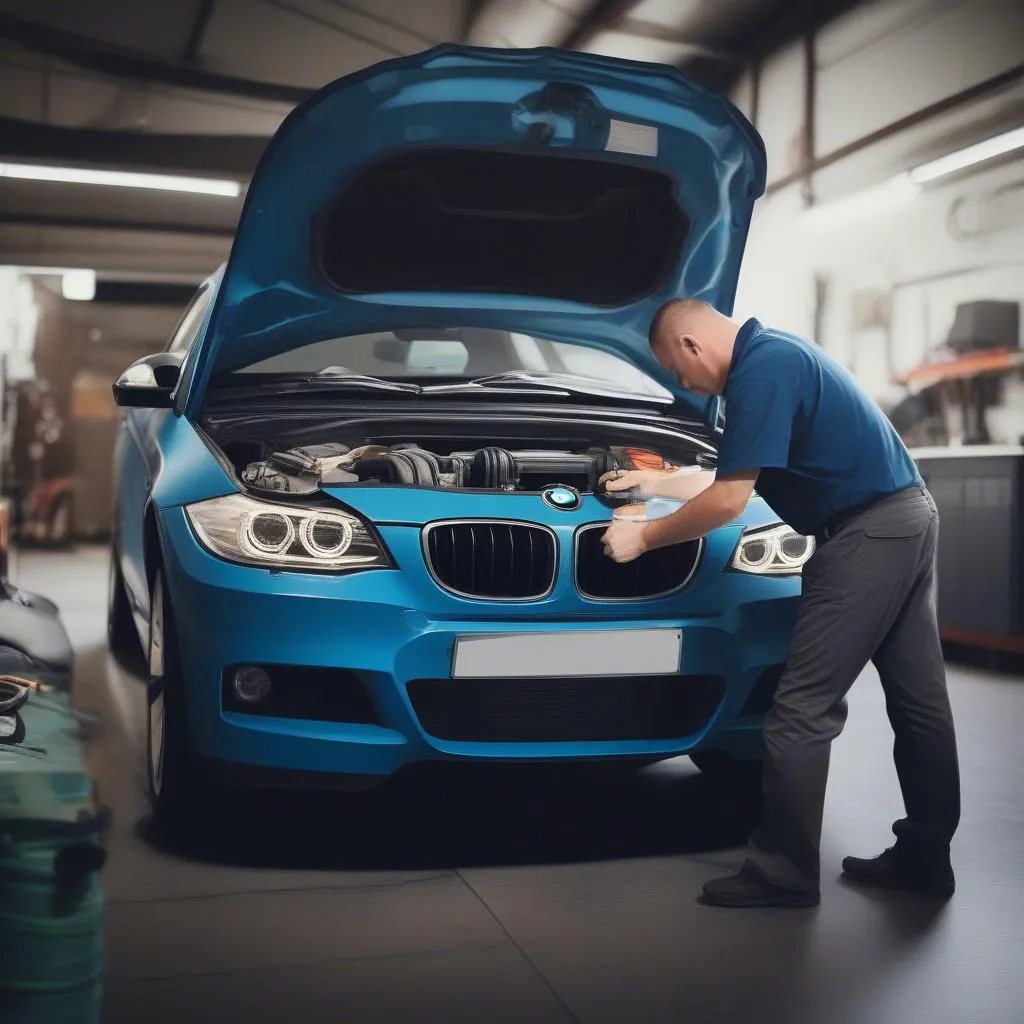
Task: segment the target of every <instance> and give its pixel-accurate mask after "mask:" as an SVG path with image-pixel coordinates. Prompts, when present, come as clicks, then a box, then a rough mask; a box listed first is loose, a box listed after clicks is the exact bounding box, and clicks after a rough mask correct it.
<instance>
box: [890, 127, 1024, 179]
mask: <svg viewBox="0 0 1024 1024" xmlns="http://www.w3.org/2000/svg"><path fill="white" fill-rule="evenodd" d="M1021 146H1024V128H1014V129H1013V131H1009V132H1003V134H1002V135H995V136H993V137H992V138H991V139H985V141H984V142H978V143H975V144H974V145H973V146H968V147H967V148H966V149H960V150H957V152H955V153H950V154H949V155H948V156H942V157H939V159H938V160H931V161H929V162H928V163H926V164H921V165H920V166H919V167H915V168H914V169H913V170H912V171H911V172H910V180H911V181H913V182H914V183H915V184H916V185H921V184H923V183H924V182H926V181H934V180H935V179H936V178H943V177H945V176H946V175H947V174H953V173H954V172H955V171H962V170H963V169H964V168H965V167H971V166H972V165H973V164H980V163H981V162H982V161H984V160H992V159H993V158H994V157H997V156H1003V155H1004V154H1005V153H1012V152H1013V151H1014V150H1015V149H1020V148H1021Z"/></svg>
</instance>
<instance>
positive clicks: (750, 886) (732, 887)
mask: <svg viewBox="0 0 1024 1024" xmlns="http://www.w3.org/2000/svg"><path fill="white" fill-rule="evenodd" d="M704 902H705V903H710V904H711V905H712V906H715V907H816V906H817V905H818V904H819V903H820V902H821V893H820V892H818V891H817V890H815V891H814V892H804V891H800V890H796V889H783V888H782V887H781V886H778V885H772V884H771V883H770V882H766V881H764V880H763V879H761V878H759V877H758V876H757V875H755V874H754V873H753V872H751V871H749V870H748V869H747V868H743V869H742V870H741V871H740V872H739V873H738V874H735V875H730V876H729V877H728V878H715V879H712V881H710V882H706V883H705V884H704Z"/></svg>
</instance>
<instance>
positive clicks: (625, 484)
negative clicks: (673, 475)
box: [598, 469, 670, 497]
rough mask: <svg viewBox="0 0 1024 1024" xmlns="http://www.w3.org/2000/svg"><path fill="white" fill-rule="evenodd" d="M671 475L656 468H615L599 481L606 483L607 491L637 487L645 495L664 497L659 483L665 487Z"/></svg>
mask: <svg viewBox="0 0 1024 1024" xmlns="http://www.w3.org/2000/svg"><path fill="white" fill-rule="evenodd" d="M669 475H670V474H668V473H664V472H661V471H659V470H656V469H613V470H612V471H611V472H610V473H604V474H603V475H602V476H601V479H600V480H599V481H598V482H599V483H602V484H604V487H605V490H606V491H612V492H614V491H628V490H631V489H632V488H634V487H635V488H636V489H637V490H638V491H639V492H640V493H641V494H643V495H644V496H645V497H662V495H661V494H660V493H659V485H660V486H662V487H663V486H664V484H665V481H666V480H667V479H668V477H669Z"/></svg>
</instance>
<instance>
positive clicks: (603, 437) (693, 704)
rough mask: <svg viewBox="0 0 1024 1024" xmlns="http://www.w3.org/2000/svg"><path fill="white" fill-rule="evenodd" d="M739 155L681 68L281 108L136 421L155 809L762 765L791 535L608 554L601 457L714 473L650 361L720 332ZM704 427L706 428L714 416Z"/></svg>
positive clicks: (468, 59) (709, 456)
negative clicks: (512, 776) (535, 768)
mask: <svg viewBox="0 0 1024 1024" xmlns="http://www.w3.org/2000/svg"><path fill="white" fill-rule="evenodd" d="M764 179H765V156H764V149H763V145H762V143H761V140H760V138H759V137H758V135H757V134H756V132H755V131H754V129H753V128H752V127H751V125H750V124H749V123H748V122H747V121H746V120H745V119H744V118H743V116H742V115H741V114H740V113H739V112H738V111H737V110H736V109H734V108H733V107H732V106H731V105H730V104H729V103H728V102H727V101H726V100H725V99H723V98H722V97H721V96H719V95H716V94H714V93H710V92H707V91H704V90H703V89H701V88H699V87H698V86H696V85H694V84H691V83H690V82H688V81H687V80H686V79H685V78H683V77H682V76H681V75H680V74H679V72H677V71H676V70H675V69H673V68H669V67H663V66H660V65H647V64H640V63H635V62H631V61H624V60H617V59H611V58H606V57H598V56H592V55H587V54H579V53H566V52H561V51H557V50H550V49H541V50H515V51H503V50H487V49H476V48H466V47H459V46H442V47H439V48H436V49H433V50H430V51H428V52H426V53H423V54H420V55H417V56H414V57H408V58H401V59H398V60H394V61H390V62H386V63H383V64H379V65H376V66H374V67H371V68H369V69H368V70H366V71H363V72H361V73H359V74H356V75H353V76H350V77H347V78H344V79H341V80H339V81H337V82H335V83H333V84H331V85H329V86H327V87H326V88H324V89H322V90H321V91H319V92H318V93H317V94H316V95H314V96H313V97H312V98H311V99H310V100H309V101H308V102H306V103H304V104H303V105H301V106H299V107H298V108H296V109H295V110H294V111H293V112H292V113H291V115H290V116H289V117H288V118H287V119H286V120H285V122H284V123H283V125H282V126H281V128H280V130H279V131H278V133H277V135H276V136H275V137H274V139H273V140H272V142H271V143H270V145H269V147H268V149H267V150H266V152H265V154H264V157H263V159H262V161H261V164H260V166H259V168H258V170H257V173H256V174H255V176H254V178H253V180H252V182H251V184H250V186H249V190H248V194H247V197H246V201H245V205H244V210H243V213H242V216H241V219H240V222H239V225H238V229H237V234H236V237H235V240H234V244H233V247H232V250H231V253H230V257H229V259H228V261H227V263H226V264H225V265H224V266H223V267H222V268H221V269H220V270H219V271H218V272H217V273H216V274H214V275H213V276H212V277H211V278H210V279H209V280H208V281H206V282H205V283H204V284H203V285H202V287H201V288H200V289H199V290H198V292H197V294H196V295H195V297H194V299H193V301H192V303H191V305H190V306H189V307H188V309H187V310H186V311H185V313H184V316H183V317H182V319H181V322H180V324H179V326H178V328H177V329H176V331H175V332H174V334H173V336H172V338H171V339H170V341H169V343H168V346H167V348H166V350H165V351H163V352H160V353H157V354H154V355H151V356H147V357H146V358H144V359H141V360H139V361H138V362H137V363H135V364H134V365H132V366H131V367H129V368H128V369H127V370H126V371H125V373H124V374H123V375H122V376H121V377H120V378H119V379H118V381H117V382H116V384H115V385H114V393H115V399H116V401H117V402H118V404H119V405H121V406H122V407H125V413H124V418H123V429H122V431H121V433H120V436H119V440H118V445H117V450H116V456H115V458H116V481H117V499H116V514H115V524H114V541H113V558H112V563H111V574H110V595H109V636H110V642H111V646H112V647H113V648H114V650H115V651H125V650H127V649H128V648H129V647H130V646H131V645H132V644H135V645H138V644H139V643H140V642H141V645H142V648H143V651H144V652H147V653H148V657H147V662H148V673H149V684H148V724H149V744H148V756H147V761H148V775H149V788H150V797H151V802H152V807H153V812H154V817H155V819H156V820H157V822H158V823H160V824H161V825H162V826H163V827H167V828H172V829H174V828H187V826H188V824H189V822H190V821H191V820H193V818H194V815H195V813H196V810H195V809H196V808H197V806H198V805H199V802H200V800H201V799H206V798H208V797H209V794H210V793H211V792H214V791H219V790H218V787H214V786H211V781H212V780H218V781H219V782H221V783H228V784H248V785H269V786H276V785H281V784H285V785H299V786H304V787H323V786H339V787H343V788H344V787H372V786H374V785H376V784H378V783H380V782H381V781H382V780H385V779H387V778H389V777H390V776H392V775H394V774H395V773H396V772H398V771H399V770H400V769H403V768H404V767H405V766H408V765H412V764H415V763H418V762H426V761H437V760H446V761H461V762H478V763H479V762H487V763H507V764H524V763H541V762H549V763H550V762H579V761H594V760H600V761H621V762H628V763H635V762H653V761H656V760H659V759H664V758H670V757H674V756H678V755H680V754H688V755H690V756H691V757H692V758H693V760H694V761H695V762H696V763H697V765H698V766H699V767H701V769H702V770H705V771H709V772H728V771H733V770H736V766H737V765H743V764H747V765H751V764H753V765H756V763H757V758H758V756H759V752H760V743H761V730H762V724H763V716H764V714H765V712H766V710H767V709H768V707H769V706H770V703H771V698H772V694H773V688H774V686H775V685H776V683H777V680H778V677H779V674H780V672H781V669H782V665H783V662H784V660H785V658H786V654H787V648H788V644H789V640H790V636H791V633H792V628H793V624H794V620H795V615H796V608H797V603H798V600H799V594H800V571H801V567H802V565H803V564H804V563H805V562H806V560H807V558H808V557H809V556H810V554H811V552H812V550H813V541H811V540H810V539H809V538H805V537H801V536H798V535H796V534H794V533H793V532H792V531H790V530H789V529H788V528H787V527H785V526H783V525H782V524H780V523H779V522H778V520H777V518H776V517H775V516H774V515H773V514H772V512H771V511H770V509H769V508H768V507H767V506H766V505H765V504H764V503H763V501H761V500H760V499H759V498H758V497H757V496H756V495H755V496H754V498H753V499H752V500H751V502H750V503H749V505H748V507H747V508H746V510H745V511H744V513H743V514H742V515H741V516H739V517H738V518H737V519H736V520H735V521H734V522H732V523H730V524H728V525H727V526H725V527H722V528H721V529H719V530H716V531H714V532H713V533H711V534H710V535H709V536H707V537H706V538H703V539H701V540H700V541H697V542H692V543H686V544H679V545H676V546H674V547H672V548H668V549H663V550H660V551H656V552H652V553H649V554H646V555H643V556H641V557H640V558H638V559H636V560H634V561H632V562H628V563H623V564H619V563H616V562H613V561H612V560H611V559H610V558H609V557H608V556H606V555H605V554H604V552H603V549H602V546H601V535H602V533H603V532H604V530H605V529H606V528H607V525H608V523H609V521H610V519H611V517H612V515H613V509H612V507H611V506H612V504H613V502H614V499H613V498H612V496H609V495H607V494H604V493H602V486H601V478H602V477H603V476H605V474H607V473H609V472H610V471H612V470H616V469H624V468H625V469H628V468H632V467H646V468H652V467H654V468H658V469H662V470H664V471H666V472H680V471H683V472H686V471H693V472H694V473H701V472H703V473H705V474H713V472H714V466H715V460H716V449H717V443H718V438H719V436H720V434H719V430H720V422H721V418H720V416H721V412H720V410H719V408H718V403H717V400H712V402H710V403H709V402H705V401H698V399H696V398H695V397H694V396H692V395H689V394H688V393H687V392H685V391H684V390H683V389H682V388H680V387H679V385H678V384H677V383H676V382H675V381H674V380H671V379H668V377H667V375H666V374H665V372H664V371H663V370H662V369H661V367H660V366H659V365H658V364H657V362H656V361H655V360H654V358H653V356H652V355H651V352H650V350H649V346H648V344H647V337H646V333H647V326H648V324H649V322H650V319H651V316H652V314H653V312H654V311H655V310H656V309H657V308H658V306H659V305H660V304H661V303H662V302H664V301H665V300H666V299H668V298H670V297H672V296H677V295H688V296H697V297H701V298H704V299H706V300H708V301H710V302H711V303H713V304H714V305H715V306H716V307H717V308H719V309H721V310H729V309H731V308H732V303H733V299H734V293H735V288H736V283H737V276H738V273H739V268H740V262H741V257H742V251H743V247H744V242H745V239H746V234H747V229H748V224H749V220H750V216H751V209H752V206H753V203H754V201H755V199H756V198H757V197H758V196H759V195H760V194H761V193H762V192H763V189H764ZM725 412H726V414H727V410H725Z"/></svg>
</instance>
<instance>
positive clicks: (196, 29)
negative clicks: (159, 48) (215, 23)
mask: <svg viewBox="0 0 1024 1024" xmlns="http://www.w3.org/2000/svg"><path fill="white" fill-rule="evenodd" d="M216 2H217V0H199V10H198V11H197V12H196V17H195V21H193V22H192V30H191V31H190V32H189V34H188V42H186V43H185V49H184V50H183V51H182V54H181V62H182V64H194V63H195V62H196V60H197V59H198V57H199V47H200V46H202V45H203V36H204V35H206V26H207V25H208V24H209V23H210V16H211V15H212V14H213V6H214V4H215V3H216Z"/></svg>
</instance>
